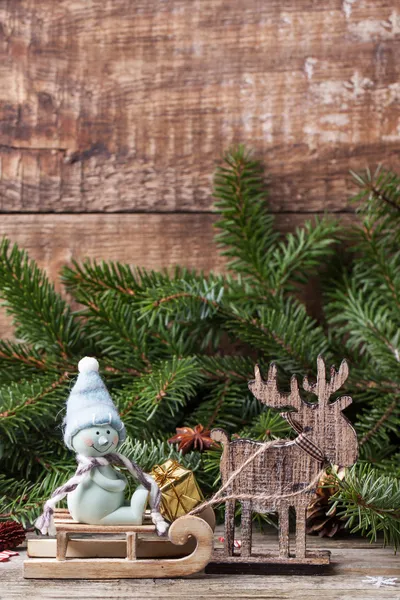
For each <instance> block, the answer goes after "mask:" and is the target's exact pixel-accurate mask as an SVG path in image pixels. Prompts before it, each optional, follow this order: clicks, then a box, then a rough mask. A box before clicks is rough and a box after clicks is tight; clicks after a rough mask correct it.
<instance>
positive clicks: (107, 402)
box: [63, 356, 126, 450]
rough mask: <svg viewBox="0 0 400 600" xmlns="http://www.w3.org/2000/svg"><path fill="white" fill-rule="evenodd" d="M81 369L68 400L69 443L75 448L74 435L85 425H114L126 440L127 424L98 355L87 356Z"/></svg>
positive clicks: (66, 434) (66, 426)
mask: <svg viewBox="0 0 400 600" xmlns="http://www.w3.org/2000/svg"><path fill="white" fill-rule="evenodd" d="M78 370H79V375H78V379H77V380H76V382H75V385H74V387H73V388H72V390H71V393H70V395H69V398H68V400H67V414H66V415H65V418H64V421H63V426H64V442H65V444H66V446H68V448H70V449H71V450H73V447H72V443H71V442H72V438H73V436H74V435H75V434H76V433H78V431H81V430H82V429H86V428H87V427H96V426H97V425H99V426H102V425H111V427H112V428H113V429H115V430H116V431H118V434H119V441H120V442H123V441H124V439H125V437H126V431H125V425H124V424H123V422H122V421H121V419H120V417H119V414H118V412H117V409H116V407H115V405H114V403H113V401H112V400H111V396H110V394H109V393H108V390H107V388H106V386H105V385H104V383H103V380H102V379H101V377H100V375H99V363H98V362H97V360H96V359H95V358H92V357H90V356H85V358H82V360H80V361H79V364H78Z"/></svg>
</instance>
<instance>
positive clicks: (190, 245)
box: [0, 213, 354, 337]
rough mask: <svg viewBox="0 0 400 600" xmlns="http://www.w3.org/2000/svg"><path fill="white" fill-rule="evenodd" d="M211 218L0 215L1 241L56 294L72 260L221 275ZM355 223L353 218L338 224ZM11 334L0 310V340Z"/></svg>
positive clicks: (292, 220) (284, 224)
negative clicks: (27, 259)
mask: <svg viewBox="0 0 400 600" xmlns="http://www.w3.org/2000/svg"><path fill="white" fill-rule="evenodd" d="M306 218H312V216H310V215H308V216H307V215H295V214H293V215H292V214H289V215H286V214H285V215H279V216H277V219H276V223H277V227H278V228H279V229H280V230H281V231H293V230H294V229H295V227H297V226H300V225H302V224H303V223H304V220H305V219H306ZM215 220H216V216H215V215H213V214H208V213H205V214H201V213H197V214H195V213H188V214H129V215H128V214H126V215H125V214H124V215H122V214H112V215H111V214H108V215H101V214H95V215H65V214H64V215H40V216H39V215H0V238H1V237H2V236H3V235H6V236H8V237H9V238H10V240H11V241H12V242H17V243H18V244H20V245H21V247H23V248H25V249H26V250H27V251H28V253H29V255H30V256H31V258H34V259H35V260H37V261H38V264H39V265H40V266H41V267H44V268H45V269H46V270H47V272H48V274H49V277H50V278H51V280H52V281H54V282H55V284H56V287H57V289H60V283H59V272H60V269H61V268H62V266H63V265H65V264H70V262H71V260H72V259H73V258H75V259H78V260H79V259H83V258H85V257H88V258H96V259H98V260H103V259H104V260H118V261H120V262H124V263H129V264H132V265H139V266H143V267H147V268H149V269H159V268H161V267H170V266H173V265H177V264H181V265H184V266H186V267H190V268H194V269H200V270H201V269H203V270H205V271H210V270H215V271H219V272H221V271H223V270H224V268H225V260H224V259H223V258H222V257H221V256H220V255H219V253H218V250H217V248H216V246H215V244H214V239H213V236H214V234H215V230H214V228H213V223H215ZM352 220H354V215H352V214H351V213H349V214H344V215H341V222H343V223H344V224H348V223H349V222H350V221H352ZM11 335H12V328H11V324H10V321H9V319H8V318H7V317H6V316H5V314H4V311H0V337H9V336H11Z"/></svg>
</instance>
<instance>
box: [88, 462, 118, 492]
mask: <svg viewBox="0 0 400 600" xmlns="http://www.w3.org/2000/svg"><path fill="white" fill-rule="evenodd" d="M90 478H91V479H93V481H94V482H95V483H96V484H97V485H98V486H99V487H101V488H103V490H106V491H107V492H122V491H123V490H124V489H125V486H126V480H124V479H109V478H108V477H104V475H103V474H102V473H100V471H99V470H98V469H96V468H94V469H92V470H91V471H90Z"/></svg>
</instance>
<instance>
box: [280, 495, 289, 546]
mask: <svg viewBox="0 0 400 600" xmlns="http://www.w3.org/2000/svg"><path fill="white" fill-rule="evenodd" d="M278 513H279V556H280V557H282V558H289V507H288V506H287V505H286V504H284V503H283V504H281V505H280V506H279V509H278Z"/></svg>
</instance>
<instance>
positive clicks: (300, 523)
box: [296, 504, 307, 558]
mask: <svg viewBox="0 0 400 600" xmlns="http://www.w3.org/2000/svg"><path fill="white" fill-rule="evenodd" d="M306 510H307V507H306V506H304V505H302V504H298V505H297V506H296V558H305V557H306Z"/></svg>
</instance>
